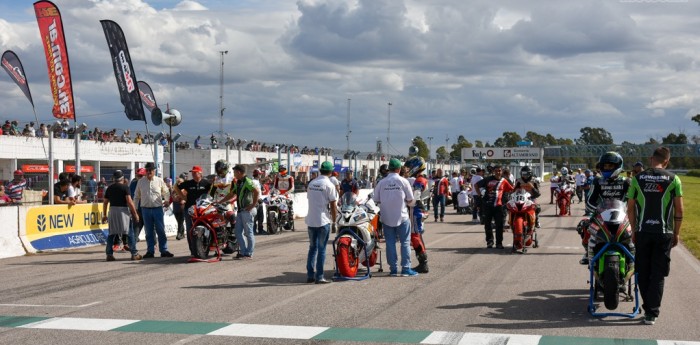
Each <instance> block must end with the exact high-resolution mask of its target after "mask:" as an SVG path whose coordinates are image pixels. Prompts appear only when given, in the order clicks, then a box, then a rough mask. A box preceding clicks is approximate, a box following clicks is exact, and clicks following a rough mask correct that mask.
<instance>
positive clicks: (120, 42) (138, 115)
mask: <svg viewBox="0 0 700 345" xmlns="http://www.w3.org/2000/svg"><path fill="white" fill-rule="evenodd" d="M100 23H101V24H102V29H103V30H104V32H105V38H107V46H109V53H110V54H111V56H112V67H114V76H115V77H116V78H117V87H118V88H119V96H120V98H121V101H122V104H123V105H124V111H125V112H126V117H127V118H129V120H132V121H134V120H143V121H144V122H146V115H145V114H144V111H143V105H142V103H141V95H140V93H139V87H138V83H137V81H136V74H135V73H134V65H133V64H132V63H131V57H130V56H129V48H128V47H127V45H126V38H125V37H124V32H123V31H122V28H121V27H119V24H117V23H115V22H113V21H111V20H100Z"/></svg>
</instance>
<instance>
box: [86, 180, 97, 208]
mask: <svg viewBox="0 0 700 345" xmlns="http://www.w3.org/2000/svg"><path fill="white" fill-rule="evenodd" d="M86 184H87V192H86V193H85V199H86V200H87V202H95V201H96V200H95V198H96V196H97V175H95V174H92V176H90V180H88V181H87V183H86Z"/></svg>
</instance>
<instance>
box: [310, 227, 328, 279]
mask: <svg viewBox="0 0 700 345" xmlns="http://www.w3.org/2000/svg"><path fill="white" fill-rule="evenodd" d="M330 233H331V225H330V224H326V225H324V226H320V227H311V226H310V227H309V254H308V256H307V258H306V277H307V278H309V279H316V280H320V279H322V278H323V264H324V263H325V261H326V244H327V243H328V236H329V235H330ZM314 262H315V267H314ZM314 268H315V273H314Z"/></svg>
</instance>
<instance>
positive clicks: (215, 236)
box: [187, 194, 236, 262]
mask: <svg viewBox="0 0 700 345" xmlns="http://www.w3.org/2000/svg"><path fill="white" fill-rule="evenodd" d="M187 212H188V213H189V215H190V216H191V217H192V228H191V229H189V231H188V233H187V236H188V237H189V243H190V246H191V248H190V249H191V252H192V253H193V254H194V257H192V258H190V259H189V261H188V262H202V261H204V262H216V261H221V253H222V252H224V253H226V254H233V252H234V251H235V248H236V236H235V235H234V234H233V226H234V224H229V219H231V218H234V217H233V214H234V211H229V210H228V207H227V206H226V205H222V204H217V203H214V199H213V198H212V197H211V196H210V195H208V194H205V195H202V196H201V197H199V199H197V202H196V203H195V204H194V205H192V206H191V207H190V208H189V210H187ZM234 219H235V218H234ZM211 250H214V251H215V252H216V257H215V258H212V259H208V257H209V252H210V251H211Z"/></svg>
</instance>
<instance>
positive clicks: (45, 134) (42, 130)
mask: <svg viewBox="0 0 700 345" xmlns="http://www.w3.org/2000/svg"><path fill="white" fill-rule="evenodd" d="M36 136H37V137H41V138H48V137H49V129H48V128H46V125H44V124H43V123H42V124H40V125H39V131H38V132H37V134H36Z"/></svg>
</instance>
